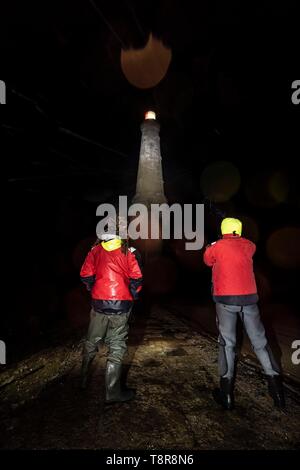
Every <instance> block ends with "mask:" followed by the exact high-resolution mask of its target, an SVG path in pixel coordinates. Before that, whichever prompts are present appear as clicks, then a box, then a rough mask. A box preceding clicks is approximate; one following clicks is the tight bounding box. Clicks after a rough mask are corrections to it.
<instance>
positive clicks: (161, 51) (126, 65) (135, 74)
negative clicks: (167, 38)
mask: <svg viewBox="0 0 300 470" xmlns="http://www.w3.org/2000/svg"><path fill="white" fill-rule="evenodd" d="M171 58H172V52H171V49H170V48H168V47H166V46H165V45H164V44H163V43H162V41H160V40H159V39H157V38H155V37H153V36H152V34H150V36H149V40H148V42H147V44H146V46H145V47H144V48H143V49H126V50H124V49H122V50H121V67H122V71H123V73H124V75H125V77H126V79H127V80H128V81H129V83H131V85H133V86H135V87H137V88H142V89H145V88H152V87H154V86H156V85H157V84H158V83H159V82H160V81H161V80H162V79H163V78H164V76H165V74H166V73H167V70H168V68H169V65H170V62H171Z"/></svg>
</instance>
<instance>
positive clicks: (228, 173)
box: [200, 161, 241, 202]
mask: <svg viewBox="0 0 300 470" xmlns="http://www.w3.org/2000/svg"><path fill="white" fill-rule="evenodd" d="M240 184H241V177H240V173H239V170H238V169H237V168H236V166H234V165H233V164H232V163H230V162H226V161H218V162H214V163H212V164H211V165H208V166H207V167H206V168H205V169H204V170H203V172H202V174H201V178H200V186H201V190H202V192H203V194H204V195H205V196H206V197H207V198H208V199H210V200H211V201H213V202H226V201H228V200H229V199H230V198H231V197H232V196H233V195H234V194H235V193H237V191H238V190H239V187H240Z"/></svg>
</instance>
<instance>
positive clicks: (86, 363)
mask: <svg viewBox="0 0 300 470" xmlns="http://www.w3.org/2000/svg"><path fill="white" fill-rule="evenodd" d="M93 359H94V357H90V356H88V355H85V356H83V359H82V365H81V379H80V388H81V390H86V388H87V382H88V378H89V370H90V365H91V363H92V361H93Z"/></svg>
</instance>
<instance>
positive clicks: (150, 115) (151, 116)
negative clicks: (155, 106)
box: [145, 111, 156, 120]
mask: <svg viewBox="0 0 300 470" xmlns="http://www.w3.org/2000/svg"><path fill="white" fill-rule="evenodd" d="M145 119H154V120H155V119H156V114H155V112H154V111H147V112H146V114H145Z"/></svg>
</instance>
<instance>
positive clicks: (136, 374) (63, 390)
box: [0, 306, 300, 450]
mask: <svg viewBox="0 0 300 470" xmlns="http://www.w3.org/2000/svg"><path fill="white" fill-rule="evenodd" d="M128 345H129V350H128V355H127V357H126V360H125V364H124V373H125V374H126V375H127V382H128V385H129V386H130V387H133V388H136V390H137V397H136V400H134V401H132V402H129V403H124V404H114V405H104V370H105V360H106V350H105V348H104V347H103V349H101V350H100V352H99V354H98V355H97V357H96V359H95V361H94V363H93V365H92V370H91V377H90V383H89V387H88V389H87V390H86V391H84V392H83V391H81V390H80V389H79V374H80V361H81V345H78V344H72V343H69V344H65V345H63V346H61V347H59V346H58V347H56V348H54V349H51V350H45V351H42V352H41V353H39V354H36V355H34V356H32V357H31V358H28V359H27V360H26V361H23V362H22V363H19V364H18V365H17V366H16V367H15V368H14V369H10V370H7V371H5V372H3V373H2V374H1V375H0V395H1V405H0V419H1V427H2V432H1V447H2V448H10V449H15V448H22V449H51V448H52V449H53V448H56V449H68V448H72V449H74V448H86V449H88V448H91V449H101V448H108V449H131V448H132V449H149V450H151V449H164V448H167V449H296V448H298V449H299V448H300V444H299V443H300V403H299V398H298V396H297V393H295V392H293V391H291V390H289V389H287V390H286V393H287V410H286V411H284V412H283V411H279V410H276V409H274V407H273V402H272V400H271V399H270V397H269V396H268V394H267V386H266V383H265V380H264V378H263V376H262V374H261V373H260V372H259V371H258V370H257V369H256V368H254V367H252V366H251V365H249V364H247V363H246V362H239V365H238V375H237V381H236V409H235V410H234V411H233V412H225V411H223V410H222V409H220V408H219V407H218V405H217V404H215V402H214V401H213V400H212V397H211V391H212V390H213V388H215V387H216V386H217V384H218V377H217V343H216V341H215V340H214V339H213V338H211V337H209V336H207V335H203V334H201V333H200V332H199V331H196V330H195V329H194V328H193V326H191V325H190V324H189V323H188V322H187V321H186V320H183V319H180V318H178V316H174V315H173V314H171V313H170V312H168V311H167V310H166V309H163V308H160V307H159V306H155V307H153V308H152V310H151V314H150V316H149V317H148V318H147V319H145V318H135V320H134V323H133V324H131V329H130V336H129V343H128Z"/></svg>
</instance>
